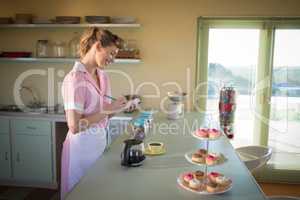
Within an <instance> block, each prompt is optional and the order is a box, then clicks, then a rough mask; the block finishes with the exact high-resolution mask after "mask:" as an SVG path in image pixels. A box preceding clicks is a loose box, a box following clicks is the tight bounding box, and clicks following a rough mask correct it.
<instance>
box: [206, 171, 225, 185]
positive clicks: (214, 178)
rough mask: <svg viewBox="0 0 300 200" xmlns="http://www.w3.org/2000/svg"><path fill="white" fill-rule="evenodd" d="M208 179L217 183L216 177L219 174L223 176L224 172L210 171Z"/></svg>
mask: <svg viewBox="0 0 300 200" xmlns="http://www.w3.org/2000/svg"><path fill="white" fill-rule="evenodd" d="M207 176H208V179H209V180H210V181H211V182H214V183H216V178H217V177H218V176H222V174H220V173H218V172H210V173H209V174H208V175H207Z"/></svg>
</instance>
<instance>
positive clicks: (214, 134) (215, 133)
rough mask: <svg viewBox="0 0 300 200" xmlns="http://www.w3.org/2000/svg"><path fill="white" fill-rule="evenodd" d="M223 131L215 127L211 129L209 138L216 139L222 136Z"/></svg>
mask: <svg viewBox="0 0 300 200" xmlns="http://www.w3.org/2000/svg"><path fill="white" fill-rule="evenodd" d="M220 135H221V133H220V131H218V130H217V129H215V128H213V129H210V131H209V138H211V139H214V138H218V137H220Z"/></svg>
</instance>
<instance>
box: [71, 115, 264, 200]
mask: <svg viewBox="0 0 300 200" xmlns="http://www.w3.org/2000/svg"><path fill="white" fill-rule="evenodd" d="M201 120H202V117H201V115H200V114H199V113H187V114H185V119H179V120H175V121H170V120H167V119H165V116H164V115H162V114H158V115H156V116H155V119H154V128H153V130H152V131H151V133H150V134H148V135H147V137H146V141H145V142H146V143H147V142H149V141H162V142H164V144H165V145H166V149H167V153H166V154H165V155H162V156H156V157H149V156H148V157H147V159H146V160H145V162H144V164H143V165H142V166H141V167H136V168H126V167H122V166H121V165H120V162H121V160H120V153H121V151H122V146H123V145H122V141H123V140H124V139H126V138H128V135H126V134H123V135H121V136H120V137H119V138H118V139H116V141H115V142H114V143H113V144H112V146H111V147H110V148H109V150H108V151H106V152H105V153H104V154H103V156H102V157H101V158H99V159H98V160H97V161H96V163H95V164H94V165H93V166H92V167H91V169H90V170H89V171H88V173H87V174H86V175H85V176H84V177H83V178H82V180H81V181H80V182H79V183H78V184H77V185H76V186H75V188H74V189H73V190H72V191H71V192H70V193H69V195H68V196H67V199H68V200H77V199H78V200H81V199H89V200H93V199H95V200H96V199H97V200H98V199H105V200H116V199H122V200H134V199H139V200H140V199H143V200H148V199H149V200H153V199H157V200H160V199H161V200H165V199H172V200H176V199H208V200H209V199H214V200H263V199H266V198H265V196H264V194H263V192H262V191H261V189H260V187H259V186H258V184H257V183H256V181H255V179H254V178H253V177H252V175H251V173H250V172H249V171H248V169H247V168H246V166H245V165H244V164H243V162H242V161H241V160H240V159H239V157H238V156H237V154H236V153H235V151H234V149H233V147H232V146H231V144H230V142H229V141H228V139H227V138H225V137H222V138H221V139H220V140H217V141H212V142H211V143H210V144H209V149H210V151H213V152H222V153H223V154H224V155H225V156H226V157H227V159H228V160H227V162H225V163H224V164H223V165H219V166H215V167H211V168H209V171H218V172H221V173H223V174H225V175H226V176H228V177H230V178H231V179H232V180H233V187H232V189H231V190H230V191H228V192H226V193H224V194H219V195H199V194H195V193H191V192H189V191H186V190H184V189H183V188H181V187H180V186H178V184H177V177H178V175H179V174H180V173H182V172H186V171H191V170H197V169H200V170H203V171H204V167H200V166H196V165H193V164H190V163H189V162H188V161H187V160H186V159H185V157H184V154H185V153H186V152H189V151H192V150H195V149H197V148H200V147H202V148H204V147H205V142H202V141H200V140H197V139H195V138H194V137H193V136H191V134H190V133H191V130H195V129H196V128H197V127H199V125H200V123H201ZM168 127H169V129H168Z"/></svg>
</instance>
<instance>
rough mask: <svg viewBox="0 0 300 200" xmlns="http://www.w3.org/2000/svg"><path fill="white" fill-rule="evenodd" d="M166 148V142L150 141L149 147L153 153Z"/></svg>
mask: <svg viewBox="0 0 300 200" xmlns="http://www.w3.org/2000/svg"><path fill="white" fill-rule="evenodd" d="M163 148H164V144H163V143H162V142H149V143H148V149H149V150H150V152H151V153H160V152H161V151H162V150H163Z"/></svg>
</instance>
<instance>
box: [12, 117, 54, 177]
mask: <svg viewBox="0 0 300 200" xmlns="http://www.w3.org/2000/svg"><path fill="white" fill-rule="evenodd" d="M11 127H12V135H13V138H14V143H13V144H14V145H13V152H14V153H13V163H14V164H13V175H14V178H15V179H17V180H19V181H31V182H45V183H50V182H51V181H52V176H53V174H52V148H51V143H52V141H51V124H50V122H48V121H39V120H23V119H22V120H12V121H11Z"/></svg>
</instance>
